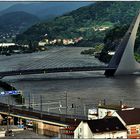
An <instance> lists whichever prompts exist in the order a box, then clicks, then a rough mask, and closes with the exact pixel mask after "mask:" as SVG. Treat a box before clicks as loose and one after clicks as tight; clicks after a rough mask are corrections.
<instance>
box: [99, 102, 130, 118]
mask: <svg viewBox="0 0 140 140" xmlns="http://www.w3.org/2000/svg"><path fill="white" fill-rule="evenodd" d="M129 108H131V107H128V106H126V105H124V104H122V102H120V104H106V102H105V101H104V103H100V104H99V105H98V118H99V119H102V118H104V117H105V116H112V114H113V113H114V112H116V111H118V110H122V109H129Z"/></svg>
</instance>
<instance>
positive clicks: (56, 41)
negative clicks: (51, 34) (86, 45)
mask: <svg viewBox="0 0 140 140" xmlns="http://www.w3.org/2000/svg"><path fill="white" fill-rule="evenodd" d="M45 36H47V34H46V35H45ZM81 40H83V37H78V38H74V39H52V40H49V39H47V38H46V39H43V40H42V41H40V42H39V43H38V46H46V45H58V44H59V45H60V44H61V45H73V44H76V43H78V42H79V41H81Z"/></svg>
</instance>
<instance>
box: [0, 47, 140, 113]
mask: <svg viewBox="0 0 140 140" xmlns="http://www.w3.org/2000/svg"><path fill="white" fill-rule="evenodd" d="M81 50H83V48H59V49H58V48H56V49H52V50H49V51H48V52H43V53H35V54H31V55H30V54H26V55H16V56H7V57H0V64H1V65H0V67H2V64H4V66H5V68H4V66H3V67H2V70H4V69H8V70H10V69H19V68H21V69H23V68H24V67H25V68H27V69H29V68H30V67H32V68H36V67H37V66H38V67H41V66H43V67H46V66H48V67H56V66H57V67H58V66H60V67H61V66H89V65H92V66H93V65H96V66H97V65H104V64H103V63H101V62H99V61H98V60H97V59H95V58H94V56H83V55H80V52H81ZM28 55H29V56H30V57H27V56H28ZM16 61H17V63H16ZM12 62H13V63H12ZM6 63H7V65H6ZM35 64H37V66H36V65H35ZM8 65H9V66H10V67H8ZM3 81H6V82H8V83H9V84H11V85H13V86H15V87H16V89H20V90H22V91H23V94H24V96H25V98H26V104H27V105H28V104H29V102H28V101H29V97H31V103H32V104H33V107H34V108H36V109H40V104H39V103H40V101H41V97H40V95H41V96H42V102H43V110H44V111H50V112H55V113H64V112H65V110H66V108H65V107H66V104H68V113H69V114H73V113H74V114H84V113H87V109H88V108H91V107H95V106H96V105H97V104H98V103H99V102H100V101H101V100H104V99H105V100H106V102H107V103H115V104H116V103H118V104H119V102H120V101H122V102H123V103H124V104H127V105H129V106H134V107H140V102H139V101H140V75H131V76H121V77H112V78H106V77H105V76H104V72H103V71H100V72H98V71H95V72H75V73H55V74H54V73H53V74H38V75H26V76H22V75H20V76H11V77H5V78H4V79H3ZM0 98H1V100H2V98H3V97H0Z"/></svg>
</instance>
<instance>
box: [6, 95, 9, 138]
mask: <svg viewBox="0 0 140 140" xmlns="http://www.w3.org/2000/svg"><path fill="white" fill-rule="evenodd" d="M7 105H8V106H7V107H8V114H7V130H6V132H5V135H6V136H8V135H9V116H10V101H9V95H8V104H7Z"/></svg>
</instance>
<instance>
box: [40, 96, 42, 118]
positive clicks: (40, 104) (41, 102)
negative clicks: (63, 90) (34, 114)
mask: <svg viewBox="0 0 140 140" xmlns="http://www.w3.org/2000/svg"><path fill="white" fill-rule="evenodd" d="M40 117H41V118H42V95H40Z"/></svg>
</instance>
